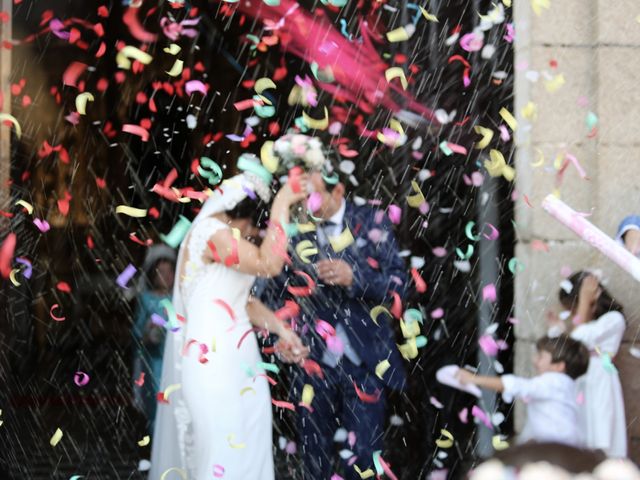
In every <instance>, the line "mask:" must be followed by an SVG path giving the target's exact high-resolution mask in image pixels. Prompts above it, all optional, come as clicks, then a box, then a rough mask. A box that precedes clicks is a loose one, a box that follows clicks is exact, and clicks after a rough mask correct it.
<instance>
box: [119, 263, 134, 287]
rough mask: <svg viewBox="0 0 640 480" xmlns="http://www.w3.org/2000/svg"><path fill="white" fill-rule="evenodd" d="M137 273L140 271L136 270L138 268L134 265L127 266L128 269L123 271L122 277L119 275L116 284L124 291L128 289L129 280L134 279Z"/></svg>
mask: <svg viewBox="0 0 640 480" xmlns="http://www.w3.org/2000/svg"><path fill="white" fill-rule="evenodd" d="M137 271H138V270H137V269H136V267H134V266H133V265H132V264H129V265H127V267H126V268H125V269H124V270H123V271H122V273H120V275H118V278H117V279H116V283H117V284H118V286H119V287H120V288H124V289H126V288H128V287H127V283H129V280H131V279H132V278H133V276H134V275H135V274H136V272H137Z"/></svg>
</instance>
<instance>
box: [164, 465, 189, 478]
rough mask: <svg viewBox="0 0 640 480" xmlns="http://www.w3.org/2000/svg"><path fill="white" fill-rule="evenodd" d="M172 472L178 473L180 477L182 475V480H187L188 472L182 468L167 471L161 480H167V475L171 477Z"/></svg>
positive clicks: (172, 468)
mask: <svg viewBox="0 0 640 480" xmlns="http://www.w3.org/2000/svg"><path fill="white" fill-rule="evenodd" d="M171 472H176V473H177V474H178V475H180V476H181V477H182V480H187V472H186V471H185V470H183V469H181V468H178V467H171V468H169V469H167V470H165V471H164V472H163V473H162V475H160V480H165V478H167V475H169V474H170V473H171Z"/></svg>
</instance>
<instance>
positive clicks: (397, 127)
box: [389, 118, 404, 135]
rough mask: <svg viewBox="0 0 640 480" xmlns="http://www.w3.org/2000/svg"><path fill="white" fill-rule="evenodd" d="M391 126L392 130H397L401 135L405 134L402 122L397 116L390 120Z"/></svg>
mask: <svg viewBox="0 0 640 480" xmlns="http://www.w3.org/2000/svg"><path fill="white" fill-rule="evenodd" d="M389 128H390V129H391V130H395V131H396V132H398V133H399V134H400V135H404V128H402V124H401V123H400V122H399V121H398V120H396V119H395V118H392V119H391V120H389Z"/></svg>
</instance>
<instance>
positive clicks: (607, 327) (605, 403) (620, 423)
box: [571, 311, 627, 457]
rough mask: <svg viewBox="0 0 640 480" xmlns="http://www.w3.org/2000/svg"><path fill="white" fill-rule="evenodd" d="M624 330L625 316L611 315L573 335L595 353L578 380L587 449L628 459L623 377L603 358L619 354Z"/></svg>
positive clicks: (583, 327)
mask: <svg viewBox="0 0 640 480" xmlns="http://www.w3.org/2000/svg"><path fill="white" fill-rule="evenodd" d="M625 327H626V325H625V321H624V317H623V316H622V314H621V313H620V312H616V311H612V312H608V313H605V314H604V315H602V316H601V317H599V318H597V319H596V320H593V321H591V322H588V323H584V324H581V325H579V326H577V327H576V328H575V329H574V330H573V332H571V337H572V338H574V339H576V340H580V341H581V342H582V343H584V344H585V346H586V347H587V348H588V349H589V350H590V351H591V352H592V355H591V359H590V361H589V369H588V371H587V373H586V375H583V376H582V377H580V378H579V379H578V380H577V385H578V391H580V392H582V393H583V394H584V403H583V404H582V405H581V406H580V408H579V416H580V419H581V422H580V423H581V424H582V429H583V433H584V434H585V438H586V446H587V447H589V448H594V449H601V450H604V451H605V452H606V454H607V455H608V456H610V457H626V455H627V425H626V422H625V414H624V400H623V397H622V386H621V385H620V376H619V375H618V372H617V371H615V369H614V368H613V366H612V365H611V366H608V363H609V362H608V361H607V359H606V358H603V357H602V356H601V355H602V354H607V355H609V357H610V358H613V357H614V356H615V355H616V354H617V353H618V348H620V342H621V341H622V336H623V335H624V331H625ZM596 348H597V349H598V351H599V352H600V354H598V352H596Z"/></svg>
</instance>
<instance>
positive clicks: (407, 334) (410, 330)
mask: <svg viewBox="0 0 640 480" xmlns="http://www.w3.org/2000/svg"><path fill="white" fill-rule="evenodd" d="M400 330H401V331H402V336H403V337H404V338H414V337H417V336H418V335H420V324H419V323H418V322H410V323H407V322H405V321H404V320H400Z"/></svg>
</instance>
